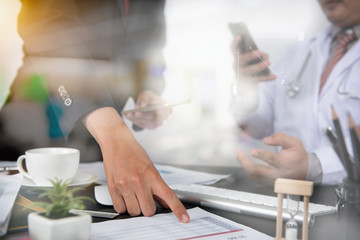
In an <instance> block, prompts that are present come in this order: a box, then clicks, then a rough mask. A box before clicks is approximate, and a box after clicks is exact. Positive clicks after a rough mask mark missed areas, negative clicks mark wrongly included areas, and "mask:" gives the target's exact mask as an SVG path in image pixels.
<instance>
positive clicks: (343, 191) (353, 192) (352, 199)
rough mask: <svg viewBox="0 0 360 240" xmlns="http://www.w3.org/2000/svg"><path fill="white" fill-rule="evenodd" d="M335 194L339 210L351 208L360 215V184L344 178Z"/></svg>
mask: <svg viewBox="0 0 360 240" xmlns="http://www.w3.org/2000/svg"><path fill="white" fill-rule="evenodd" d="M335 193H336V195H337V198H338V204H337V207H338V210H340V209H341V208H344V207H349V208H352V209H354V210H355V211H356V212H357V213H358V214H359V213H360V183H358V182H354V181H351V180H349V179H348V178H344V180H343V183H342V184H340V185H339V186H338V187H337V188H336V189H335ZM339 212H340V211H339Z"/></svg>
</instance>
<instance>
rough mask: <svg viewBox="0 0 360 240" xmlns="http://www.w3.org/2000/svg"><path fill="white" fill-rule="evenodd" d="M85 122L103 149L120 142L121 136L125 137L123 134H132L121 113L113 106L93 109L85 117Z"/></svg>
mask: <svg viewBox="0 0 360 240" xmlns="http://www.w3.org/2000/svg"><path fill="white" fill-rule="evenodd" d="M83 122H84V124H85V126H86V128H87V129H88V131H89V132H90V133H91V135H92V136H93V137H94V138H95V140H96V141H97V142H98V144H99V145H100V148H101V149H103V148H104V147H105V146H110V145H112V144H113V143H116V142H119V140H120V139H121V138H124V136H123V135H127V136H125V137H126V138H128V135H129V136H132V135H131V132H130V130H129V129H128V127H127V126H126V124H125V122H124V121H123V120H122V119H121V117H120V115H119V113H118V112H117V111H116V110H115V109H114V108H112V107H105V108H99V109H96V110H94V111H92V112H91V113H89V114H88V115H87V116H86V117H85V118H84V119H83ZM128 139H130V138H128Z"/></svg>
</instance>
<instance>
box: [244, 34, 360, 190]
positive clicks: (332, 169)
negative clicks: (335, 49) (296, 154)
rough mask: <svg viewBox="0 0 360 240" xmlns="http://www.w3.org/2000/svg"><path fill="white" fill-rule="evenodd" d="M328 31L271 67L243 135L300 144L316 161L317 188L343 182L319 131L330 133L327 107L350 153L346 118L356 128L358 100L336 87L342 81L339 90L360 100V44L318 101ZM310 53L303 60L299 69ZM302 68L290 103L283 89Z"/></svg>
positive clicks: (342, 172)
mask: <svg viewBox="0 0 360 240" xmlns="http://www.w3.org/2000/svg"><path fill="white" fill-rule="evenodd" d="M329 31H330V28H328V29H327V30H326V31H324V32H323V33H322V34H320V35H319V36H317V37H314V38H312V39H310V40H308V41H306V42H303V43H302V44H300V45H297V46H296V47H294V48H292V49H291V50H290V51H288V52H287V54H286V55H285V57H284V58H283V59H282V60H281V61H280V63H279V64H277V66H276V67H274V72H275V73H276V74H277V75H278V79H276V80H275V81H271V82H267V83H261V84H260V87H259V106H258V108H257V111H256V112H255V113H254V114H252V115H251V116H250V118H248V119H247V126H248V130H249V131H250V132H251V133H252V134H253V135H254V136H257V137H264V136H268V135H270V134H273V133H279V132H283V133H286V134H289V135H292V136H295V137H298V138H300V139H301V140H302V142H303V144H304V146H305V149H306V150H307V151H308V152H312V153H315V154H316V155H317V157H318V158H319V159H320V163H321V165H322V170H323V178H322V184H325V185H330V184H338V183H340V182H342V180H343V178H344V177H346V172H345V170H344V168H343V166H342V164H341V162H340V160H339V159H338V157H337V155H336V154H335V152H334V151H333V149H332V148H331V146H330V145H329V143H328V140H327V138H326V136H325V134H324V129H325V128H327V127H328V126H332V127H333V122H332V115H331V106H334V108H335V110H336V112H337V113H338V115H339V118H340V122H341V125H342V129H343V134H344V136H345V138H346V141H347V142H348V149H349V151H350V153H352V148H351V144H350V138H349V131H348V123H347V122H348V121H347V113H351V115H352V116H353V118H354V120H355V122H356V123H357V124H360V100H359V99H349V98H348V97H346V96H344V95H341V94H339V93H337V88H338V86H339V82H340V81H341V80H342V79H343V80H344V81H343V83H342V84H341V85H340V86H341V89H342V90H343V91H352V94H353V95H357V96H360V41H357V42H356V43H355V45H353V46H352V48H351V49H350V50H349V51H348V52H347V53H346V54H345V55H344V56H343V58H342V59H341V60H340V61H339V62H338V63H337V64H336V66H335V67H334V69H333V71H332V72H331V74H330V76H329V78H328V80H327V82H326V84H325V86H324V87H323V89H322V91H321V94H320V95H319V86H320V76H321V73H322V71H323V69H324V68H325V65H326V63H327V59H328V55H329V48H330V37H329V35H328V33H329ZM310 52H311V55H310V57H309V60H308V62H307V63H305V59H306V58H307V56H308V54H309V53H310ZM304 65H306V66H305V68H304V70H303V73H302V75H301V76H300V78H299V81H300V82H301V84H302V89H301V90H300V92H299V93H298V94H297V95H296V96H295V97H294V98H290V97H289V96H288V92H287V88H286V86H287V84H288V83H289V82H291V81H294V80H296V79H297V76H298V75H299V73H300V69H301V68H302V67H303V66H304Z"/></svg>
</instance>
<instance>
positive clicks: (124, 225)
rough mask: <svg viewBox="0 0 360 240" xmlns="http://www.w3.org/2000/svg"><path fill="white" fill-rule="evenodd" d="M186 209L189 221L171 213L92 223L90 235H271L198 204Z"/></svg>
mask: <svg viewBox="0 0 360 240" xmlns="http://www.w3.org/2000/svg"><path fill="white" fill-rule="evenodd" d="M188 213H189V215H190V219H191V221H190V223H181V222H179V220H178V219H177V218H176V217H175V215H174V214H173V213H164V214H157V215H155V216H152V217H135V218H129V219H122V220H112V221H106V222H101V223H93V224H92V225H91V239H93V240H98V239H99V240H100V239H101V240H103V239H132V240H136V239H139V240H140V239H141V240H143V239H147V240H172V239H183V240H185V239H220V240H222V239H223V240H229V239H234V240H235V239H247V240H259V239H261V240H270V239H274V238H273V237H270V236H267V235H265V234H263V233H261V232H259V231H256V230H254V229H252V228H249V227H246V226H244V225H241V224H238V223H235V222H233V221H230V220H228V219H226V218H223V217H219V216H217V215H215V214H212V213H209V212H207V211H205V210H202V209H201V208H198V207H197V208H193V209H189V210H188Z"/></svg>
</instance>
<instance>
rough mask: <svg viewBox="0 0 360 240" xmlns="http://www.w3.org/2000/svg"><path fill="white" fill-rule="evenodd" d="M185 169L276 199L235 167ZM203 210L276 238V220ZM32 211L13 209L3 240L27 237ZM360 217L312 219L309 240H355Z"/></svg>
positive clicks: (328, 201)
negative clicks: (224, 175) (206, 173)
mask: <svg viewBox="0 0 360 240" xmlns="http://www.w3.org/2000/svg"><path fill="white" fill-rule="evenodd" d="M180 167H184V168H187V167H188V168H191V169H192V170H199V171H204V172H210V173H218V174H231V176H230V177H229V178H227V179H224V180H221V181H219V182H217V183H216V184H213V186H217V187H222V188H229V189H235V190H240V191H247V192H252V193H260V194H267V195H271V196H276V195H275V193H274V191H273V187H270V186H264V185H261V184H257V183H254V182H253V181H251V180H250V179H249V178H248V177H247V176H246V174H245V173H244V171H243V170H242V169H241V168H234V167H208V166H180ZM334 188H335V187H331V186H327V187H315V188H314V193H313V196H312V197H311V199H310V201H311V202H314V203H321V204H325V205H332V206H334V205H335V204H336V201H337V199H336V195H335V192H334ZM27 189H28V188H27V187H21V189H20V191H19V194H21V195H23V196H25V197H27V198H29V199H31V200H35V199H36V195H37V194H36V193H29V192H27ZM93 189H94V184H92V185H90V186H88V187H86V188H85V190H84V191H82V192H80V194H83V195H88V196H90V197H93V196H94V191H93ZM185 207H186V208H191V207H194V205H190V204H186V205H185ZM87 209H91V210H102V211H110V212H113V209H112V207H104V206H101V205H99V204H97V203H87ZM203 209H205V210H207V211H209V212H212V213H214V214H217V215H219V216H223V217H225V218H228V219H230V220H233V221H235V222H238V223H240V224H243V225H246V226H249V227H251V228H254V229H256V230H258V231H261V232H263V233H265V234H268V235H270V236H275V226H276V223H275V220H269V219H264V218H259V217H254V216H249V215H242V214H238V213H232V212H226V211H222V210H216V209H211V208H205V207H203ZM30 212H31V210H25V211H24V210H23V208H22V207H19V206H16V205H15V207H14V209H13V212H12V218H11V220H10V225H9V230H10V231H9V233H8V235H7V236H6V237H5V239H12V237H16V236H21V237H24V236H27V228H26V225H27V215H28V214H29V213H30ZM161 212H168V210H167V209H162V208H158V210H157V213H161ZM129 217H130V216H129V215H127V214H123V215H120V216H119V217H117V219H122V218H129ZM99 221H104V219H101V218H93V222H99ZM359 223H360V213H356V211H353V210H352V208H351V207H346V208H345V209H344V210H343V211H342V212H341V214H340V216H338V215H337V214H330V215H325V216H318V217H316V219H315V224H314V226H313V227H312V228H310V229H309V239H316V240H318V239H344V240H345V239H349V240H350V239H358V238H359V236H360V227H359V226H360V225H359Z"/></svg>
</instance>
